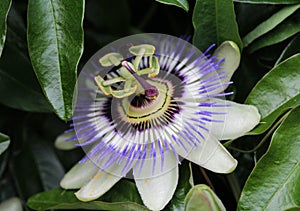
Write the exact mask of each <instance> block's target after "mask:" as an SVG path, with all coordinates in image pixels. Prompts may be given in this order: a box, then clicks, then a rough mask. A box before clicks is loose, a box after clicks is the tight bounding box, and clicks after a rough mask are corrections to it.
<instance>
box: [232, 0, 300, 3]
mask: <svg viewBox="0 0 300 211" xmlns="http://www.w3.org/2000/svg"><path fill="white" fill-rule="evenodd" d="M234 1H236V2H242V3H252V4H296V3H300V0H234Z"/></svg>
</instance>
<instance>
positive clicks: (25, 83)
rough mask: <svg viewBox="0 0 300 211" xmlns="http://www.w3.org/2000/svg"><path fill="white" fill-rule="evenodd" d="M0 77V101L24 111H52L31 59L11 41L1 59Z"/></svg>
mask: <svg viewBox="0 0 300 211" xmlns="http://www.w3.org/2000/svg"><path fill="white" fill-rule="evenodd" d="M16 61H18V62H16ZM20 70H21V71H20ZM0 78H1V83H0V90H1V92H0V103H2V104H4V105H6V106H8V107H11V108H15V109H20V110H24V111H31V112H51V111H52V109H51V107H50V105H49V103H48V102H47V100H46V98H45V96H44V95H43V93H42V90H41V88H40V86H39V84H38V82H37V80H36V77H35V75H34V71H33V69H32V66H31V64H30V61H29V59H28V58H27V57H26V55H24V52H22V51H20V50H19V49H18V48H17V47H16V46H15V45H12V44H11V43H6V46H5V49H4V51H3V55H2V58H1V60H0Z"/></svg>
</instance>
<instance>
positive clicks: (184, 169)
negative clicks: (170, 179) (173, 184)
mask: <svg viewBox="0 0 300 211" xmlns="http://www.w3.org/2000/svg"><path fill="white" fill-rule="evenodd" d="M190 177H191V170H190V167H189V162H188V161H183V162H182V164H181V165H180V166H179V180H178V185H177V188H176V191H175V193H174V196H173V197H172V199H171V201H170V203H169V204H168V205H167V207H166V210H172V211H181V210H183V209H184V199H185V197H186V194H187V193H188V192H189V190H190V189H191V187H192V185H191V184H190Z"/></svg>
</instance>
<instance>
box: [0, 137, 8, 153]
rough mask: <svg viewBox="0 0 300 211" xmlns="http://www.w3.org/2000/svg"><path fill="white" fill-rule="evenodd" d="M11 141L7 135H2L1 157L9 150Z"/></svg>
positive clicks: (0, 144)
mask: <svg viewBox="0 0 300 211" xmlns="http://www.w3.org/2000/svg"><path fill="white" fill-rule="evenodd" d="M9 144H10V139H9V137H8V136H7V135H4V134H2V133H0V155H1V154H2V153H3V152H4V151H5V150H6V149H7V148H8V146H9Z"/></svg>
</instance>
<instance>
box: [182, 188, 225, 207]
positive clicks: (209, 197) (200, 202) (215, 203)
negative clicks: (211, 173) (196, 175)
mask: <svg viewBox="0 0 300 211" xmlns="http://www.w3.org/2000/svg"><path fill="white" fill-rule="evenodd" d="M184 210H185V211H192V210H206V211H217V210H219V211H221V210H222V211H225V210H226V209H225V207H224V205H223V204H222V201H221V200H220V199H219V198H218V196H217V195H216V194H215V193H214V192H213V191H212V190H211V189H210V188H209V187H208V186H207V185H204V184H201V185H196V186H194V187H193V188H192V189H191V190H190V191H189V193H188V194H187V195H186V198H185V205H184Z"/></svg>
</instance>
